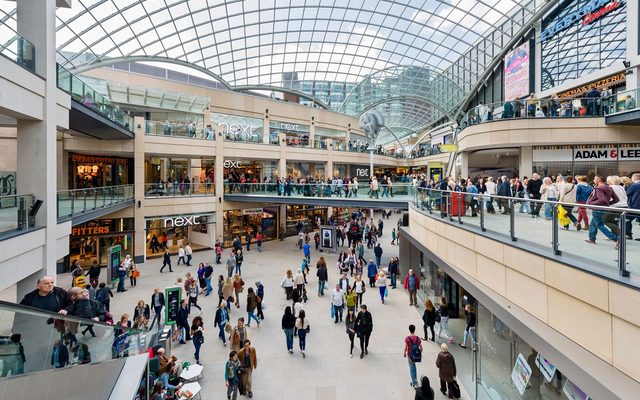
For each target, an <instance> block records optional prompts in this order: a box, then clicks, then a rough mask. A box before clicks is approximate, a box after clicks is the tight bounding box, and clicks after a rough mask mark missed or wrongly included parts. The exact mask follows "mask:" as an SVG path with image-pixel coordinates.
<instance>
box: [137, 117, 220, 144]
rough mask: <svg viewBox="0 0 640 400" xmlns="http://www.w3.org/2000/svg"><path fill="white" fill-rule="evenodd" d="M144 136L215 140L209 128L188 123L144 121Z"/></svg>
mask: <svg viewBox="0 0 640 400" xmlns="http://www.w3.org/2000/svg"><path fill="white" fill-rule="evenodd" d="M144 133H145V135H150V136H170V137H180V138H189V139H206V140H215V139H216V136H215V135H214V132H213V129H211V127H207V128H202V127H201V126H197V125H196V124H193V123H189V122H175V121H164V122H161V121H145V129H144Z"/></svg>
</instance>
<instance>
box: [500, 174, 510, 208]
mask: <svg viewBox="0 0 640 400" xmlns="http://www.w3.org/2000/svg"><path fill="white" fill-rule="evenodd" d="M501 180H502V182H501V183H500V186H498V196H504V197H513V193H511V184H510V183H509V179H507V177H506V176H504V175H503V176H502V178H501ZM498 208H501V209H502V213H503V214H509V201H508V200H505V199H498Z"/></svg>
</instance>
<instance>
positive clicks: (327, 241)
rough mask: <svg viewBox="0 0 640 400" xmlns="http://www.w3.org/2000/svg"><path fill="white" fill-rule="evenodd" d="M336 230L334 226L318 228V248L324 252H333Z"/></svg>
mask: <svg viewBox="0 0 640 400" xmlns="http://www.w3.org/2000/svg"><path fill="white" fill-rule="evenodd" d="M335 236H336V230H335V227H334V226H330V225H322V226H320V247H321V248H322V249H325V250H330V251H331V250H335V244H336V240H335V239H336V237H335Z"/></svg>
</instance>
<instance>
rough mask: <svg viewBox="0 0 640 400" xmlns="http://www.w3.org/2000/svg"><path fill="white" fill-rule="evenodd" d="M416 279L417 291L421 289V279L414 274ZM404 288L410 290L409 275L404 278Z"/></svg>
mask: <svg viewBox="0 0 640 400" xmlns="http://www.w3.org/2000/svg"><path fill="white" fill-rule="evenodd" d="M413 276H414V278H416V290H418V289H419V288H420V278H419V277H418V275H416V274H415V273H414V274H413ZM404 288H405V289H409V274H407V276H405V277H404Z"/></svg>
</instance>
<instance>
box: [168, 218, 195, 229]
mask: <svg viewBox="0 0 640 400" xmlns="http://www.w3.org/2000/svg"><path fill="white" fill-rule="evenodd" d="M201 223H202V222H201V221H200V215H185V216H183V217H171V218H165V219H164V221H163V226H164V227H165V228H171V227H174V226H175V227H180V226H191V225H198V224H201Z"/></svg>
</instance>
